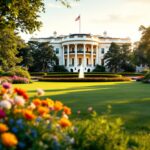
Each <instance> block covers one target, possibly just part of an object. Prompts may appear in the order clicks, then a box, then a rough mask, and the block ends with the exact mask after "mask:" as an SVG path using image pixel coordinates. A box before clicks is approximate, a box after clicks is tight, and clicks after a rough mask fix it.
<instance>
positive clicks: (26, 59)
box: [18, 44, 34, 68]
mask: <svg viewBox="0 0 150 150" xmlns="http://www.w3.org/2000/svg"><path fill="white" fill-rule="evenodd" d="M18 56H19V57H22V61H21V63H19V65H21V66H24V67H27V68H30V67H31V66H32V65H33V61H34V59H33V56H32V49H31V47H30V45H28V44H27V45H26V46H25V47H24V48H22V49H20V51H19V54H18Z"/></svg>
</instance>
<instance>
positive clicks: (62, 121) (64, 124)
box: [59, 118, 72, 128]
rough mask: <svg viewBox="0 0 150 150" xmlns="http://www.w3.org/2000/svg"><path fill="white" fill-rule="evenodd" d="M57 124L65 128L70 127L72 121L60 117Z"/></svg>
mask: <svg viewBox="0 0 150 150" xmlns="http://www.w3.org/2000/svg"><path fill="white" fill-rule="evenodd" d="M59 124H60V126H61V127H63V128H65V127H70V126H71V125H72V123H71V122H70V121H69V120H68V119H67V118H61V119H60V120H59Z"/></svg>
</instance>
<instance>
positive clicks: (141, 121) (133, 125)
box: [15, 82, 150, 130]
mask: <svg viewBox="0 0 150 150" xmlns="http://www.w3.org/2000/svg"><path fill="white" fill-rule="evenodd" d="M15 86H17V87H18V86H19V87H20V88H23V89H26V90H27V91H28V93H29V94H30V96H33V95H34V94H35V91H36V89H37V88H42V89H44V90H45V92H46V95H45V96H46V97H47V96H48V97H50V98H52V99H54V100H61V101H62V102H64V103H65V104H66V105H68V106H70V107H71V108H72V110H73V113H74V114H76V111H77V110H81V114H82V116H83V115H84V114H85V113H86V112H87V108H88V107H90V106H92V107H93V108H94V109H95V110H96V111H97V112H98V113H99V114H101V113H103V112H105V111H106V109H107V105H109V104H110V105H112V113H111V114H112V116H119V117H121V118H123V119H124V120H125V125H126V127H127V128H129V129H131V130H134V129H136V130H137V128H138V129H139V130H140V129H147V128H149V129H150V85H149V84H143V83H140V82H139V83H138V82H126V83H125V82H124V83H119V82H117V83H115V82H113V83H112V82H111V83H91V82H89V83H63V82H61V83H58V82H35V83H32V84H28V85H25V84H19V85H15ZM75 116H76V115H75Z"/></svg>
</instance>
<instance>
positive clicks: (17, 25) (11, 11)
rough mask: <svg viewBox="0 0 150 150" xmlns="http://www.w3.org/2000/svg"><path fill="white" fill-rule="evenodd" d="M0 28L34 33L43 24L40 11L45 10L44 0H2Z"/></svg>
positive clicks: (0, 5) (0, 2)
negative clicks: (40, 19)
mask: <svg viewBox="0 0 150 150" xmlns="http://www.w3.org/2000/svg"><path fill="white" fill-rule="evenodd" d="M0 12H1V13H0V18H1V19H0V28H1V29H3V28H6V27H7V28H8V27H9V28H11V29H13V30H20V31H22V32H29V33H33V32H34V31H36V30H37V29H39V27H40V26H41V22H40V21H39V20H38V19H39V17H40V16H39V13H41V12H44V1H43V0H32V1H30V0H26V1H24V0H13V1H12V0H3V1H0Z"/></svg>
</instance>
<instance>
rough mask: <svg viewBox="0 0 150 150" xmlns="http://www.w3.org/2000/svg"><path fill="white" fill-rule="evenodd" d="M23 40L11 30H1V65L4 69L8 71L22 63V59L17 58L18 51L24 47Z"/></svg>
mask: <svg viewBox="0 0 150 150" xmlns="http://www.w3.org/2000/svg"><path fill="white" fill-rule="evenodd" d="M23 43H24V42H23V40H21V38H20V37H19V36H18V35H17V34H15V33H14V31H12V30H11V29H7V28H6V29H2V30H0V65H1V66H2V69H3V70H5V71H8V70H9V68H11V67H14V66H15V65H16V64H17V63H20V61H21V57H20V58H19V57H16V55H17V54H18V49H20V48H22V47H23V46H24V44H23Z"/></svg>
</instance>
